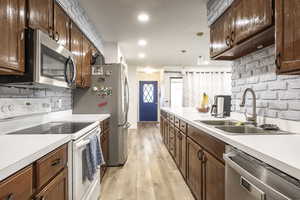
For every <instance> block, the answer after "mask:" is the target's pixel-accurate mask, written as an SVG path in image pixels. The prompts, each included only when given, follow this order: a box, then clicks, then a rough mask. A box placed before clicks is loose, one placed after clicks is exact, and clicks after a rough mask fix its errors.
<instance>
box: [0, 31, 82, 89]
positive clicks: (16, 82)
mask: <svg viewBox="0 0 300 200" xmlns="http://www.w3.org/2000/svg"><path fill="white" fill-rule="evenodd" d="M25 37H26V40H25V41H26V44H25V46H26V48H25V49H26V52H25V57H26V59H25V61H26V62H25V63H26V64H25V73H24V75H22V76H18V75H6V76H1V79H0V83H2V84H8V85H13V86H16V87H18V86H20V84H21V85H22V87H26V86H27V87H29V86H35V87H47V86H58V87H72V86H73V85H74V83H75V79H76V65H75V63H74V58H73V54H72V53H71V52H70V51H69V50H68V49H66V48H64V47H63V46H62V45H60V44H58V43H57V42H56V41H54V40H53V39H52V38H50V37H49V36H48V34H45V33H43V32H42V31H40V30H38V29H36V30H33V29H28V30H26V34H25Z"/></svg>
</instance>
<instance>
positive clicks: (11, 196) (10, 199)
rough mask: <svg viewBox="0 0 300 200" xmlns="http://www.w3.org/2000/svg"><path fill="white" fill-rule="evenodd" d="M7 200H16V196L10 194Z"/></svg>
mask: <svg viewBox="0 0 300 200" xmlns="http://www.w3.org/2000/svg"><path fill="white" fill-rule="evenodd" d="M5 200H14V194H13V193H10V194H8V195H7V197H6V198H5Z"/></svg>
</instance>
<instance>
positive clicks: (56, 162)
mask: <svg viewBox="0 0 300 200" xmlns="http://www.w3.org/2000/svg"><path fill="white" fill-rule="evenodd" d="M60 161H61V160H60V158H58V159H56V160H53V161H52V163H51V166H53V167H54V166H56V165H59V164H60Z"/></svg>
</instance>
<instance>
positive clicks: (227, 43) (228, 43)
mask: <svg viewBox="0 0 300 200" xmlns="http://www.w3.org/2000/svg"><path fill="white" fill-rule="evenodd" d="M225 43H226V46H228V47H229V46H230V37H229V36H227V37H226V39H225Z"/></svg>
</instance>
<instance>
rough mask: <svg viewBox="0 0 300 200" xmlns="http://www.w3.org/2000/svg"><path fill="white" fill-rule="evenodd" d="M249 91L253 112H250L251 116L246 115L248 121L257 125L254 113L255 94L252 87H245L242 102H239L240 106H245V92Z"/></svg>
mask: <svg viewBox="0 0 300 200" xmlns="http://www.w3.org/2000/svg"><path fill="white" fill-rule="evenodd" d="M248 92H250V93H251V94H252V108H253V112H252V117H246V118H247V119H246V120H247V121H248V122H251V123H252V124H253V125H254V126H257V114H256V95H255V92H254V90H253V89H252V88H247V89H246V90H245V91H244V94H243V97H242V102H241V104H240V107H245V103H246V96H247V93H248Z"/></svg>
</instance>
